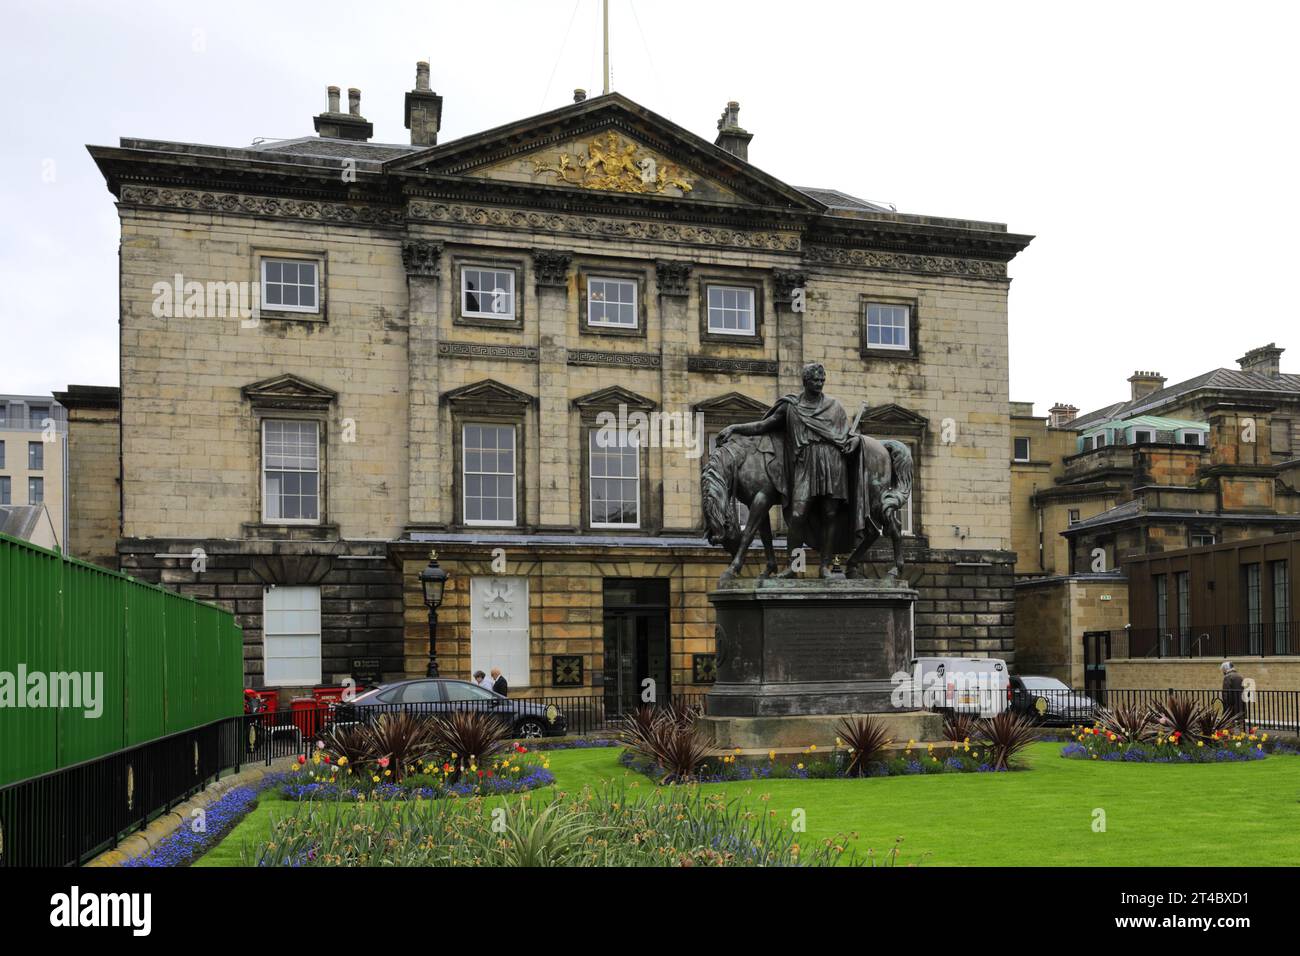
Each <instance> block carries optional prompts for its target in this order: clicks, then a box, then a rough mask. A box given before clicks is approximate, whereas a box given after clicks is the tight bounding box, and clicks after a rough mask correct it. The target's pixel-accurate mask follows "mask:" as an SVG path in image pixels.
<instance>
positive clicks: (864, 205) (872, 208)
mask: <svg viewBox="0 0 1300 956" xmlns="http://www.w3.org/2000/svg"><path fill="white" fill-rule="evenodd" d="M795 188H797V189H798V190H799V192H801V193H803V194H804V195H805V196H811V197H812V198H813V199H816V200H817V201H818V202H819V203H822V204H823V205H825V206H826V207H827V208H828V209H831V210H836V209H844V210H851V211H853V212H894V210H893V209H891V208H890V207H888V206H882V205H880V204H879V203H874V202H868V201H867V200H865V199H859V198H858V197H857V196H850V195H849V194H848V193H846V192H841V191H840V190H838V189H818V188H815V187H813V186H797V187H795Z"/></svg>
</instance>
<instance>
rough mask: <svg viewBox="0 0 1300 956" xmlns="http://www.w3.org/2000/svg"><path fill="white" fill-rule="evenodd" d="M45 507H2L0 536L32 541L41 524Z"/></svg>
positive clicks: (0, 511) (0, 510) (0, 509)
mask: <svg viewBox="0 0 1300 956" xmlns="http://www.w3.org/2000/svg"><path fill="white" fill-rule="evenodd" d="M44 514H45V505H43V504H40V505H0V534H7V535H9V537H11V538H21V539H22V540H23V541H30V540H31V539H32V533H33V532H34V531H35V530H36V528H37V526H38V525H39V524H40V523H41V517H42V516H43V515H44Z"/></svg>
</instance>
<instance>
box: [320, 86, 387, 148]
mask: <svg viewBox="0 0 1300 956" xmlns="http://www.w3.org/2000/svg"><path fill="white" fill-rule="evenodd" d="M326 100H327V104H328V106H327V108H326V110H325V112H324V113H320V114H319V115H317V116H315V117H313V119H312V122H313V124H314V125H315V127H316V134H317V135H318V136H324V137H327V138H329V139H352V140H357V141H358V142H362V143H364V142H365V141H366V140H368V139H370V137H371V136H374V135H375V127H374V124H373V123H369V122H367V121H366V118H365V117H364V116H362V115H361V91H360V90H358V89H356V88H355V87H353V88H351V89H349V90H348V112H346V113H342V112H340V111H339V88H338V87H337V86H331V87H328V88H327V89H326Z"/></svg>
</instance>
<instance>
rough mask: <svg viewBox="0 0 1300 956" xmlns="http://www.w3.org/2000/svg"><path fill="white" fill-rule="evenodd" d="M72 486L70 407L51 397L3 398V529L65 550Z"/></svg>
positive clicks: (0, 503) (0, 480)
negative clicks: (69, 467)
mask: <svg viewBox="0 0 1300 956" xmlns="http://www.w3.org/2000/svg"><path fill="white" fill-rule="evenodd" d="M67 482H68V418H67V409H65V408H64V407H63V406H62V405H60V404H59V403H58V401H56V400H55V398H54V397H53V396H51V395H0V508H3V509H4V512H3V513H2V514H0V531H4V532H5V533H7V534H10V535H11V536H14V537H21V538H23V539H24V540H29V541H31V542H32V543H34V544H39V545H41V546H43V547H48V548H53V549H57V550H60V551H65V550H66V549H67V541H68V508H67V498H68V495H67Z"/></svg>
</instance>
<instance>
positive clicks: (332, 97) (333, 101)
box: [325, 86, 339, 113]
mask: <svg viewBox="0 0 1300 956" xmlns="http://www.w3.org/2000/svg"><path fill="white" fill-rule="evenodd" d="M325 95H326V99H327V100H328V101H329V108H328V109H327V110H326V112H328V113H337V112H338V111H339V88H338V87H337V86H331V87H329V88H328V89H326V91H325Z"/></svg>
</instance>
